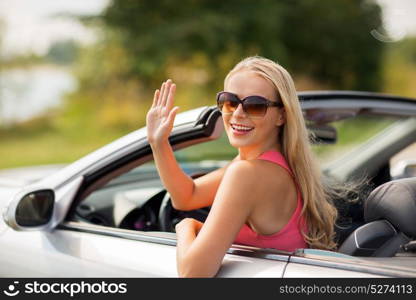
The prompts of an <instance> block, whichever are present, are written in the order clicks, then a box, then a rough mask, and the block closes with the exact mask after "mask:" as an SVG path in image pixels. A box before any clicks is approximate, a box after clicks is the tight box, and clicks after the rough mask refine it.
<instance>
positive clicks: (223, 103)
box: [217, 93, 239, 113]
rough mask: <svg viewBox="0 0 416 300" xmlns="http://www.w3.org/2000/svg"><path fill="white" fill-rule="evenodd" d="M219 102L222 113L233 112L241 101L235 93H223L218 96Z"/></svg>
mask: <svg viewBox="0 0 416 300" xmlns="http://www.w3.org/2000/svg"><path fill="white" fill-rule="evenodd" d="M217 104H218V108H219V109H220V111H221V112H222V113H232V112H234V111H235V110H236V109H237V107H238V104H239V103H238V100H237V99H235V96H234V95H232V94H228V93H221V94H220V95H219V97H218V100H217Z"/></svg>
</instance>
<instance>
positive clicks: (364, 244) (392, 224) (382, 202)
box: [339, 178, 416, 257]
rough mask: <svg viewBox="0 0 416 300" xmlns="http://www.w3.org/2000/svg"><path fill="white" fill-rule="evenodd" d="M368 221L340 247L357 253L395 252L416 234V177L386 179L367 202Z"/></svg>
mask: <svg viewBox="0 0 416 300" xmlns="http://www.w3.org/2000/svg"><path fill="white" fill-rule="evenodd" d="M364 219H365V221H366V222H367V223H366V224H365V225H363V226H360V227H359V228H357V229H356V230H355V231H354V232H353V233H351V235H350V236H349V237H348V238H347V239H346V240H345V242H344V243H343V244H342V245H341V247H340V248H339V252H341V253H344V254H348V255H355V256H377V257H388V256H393V255H395V254H396V253H397V251H398V250H399V249H400V246H401V245H403V244H405V243H407V242H409V241H410V240H412V239H414V238H415V237H416V178H406V179H400V180H395V181H390V182H387V183H385V184H383V185H381V186H379V187H378V188H376V189H375V190H374V191H372V192H371V194H370V196H369V197H368V198H367V200H366V201H365V203H364Z"/></svg>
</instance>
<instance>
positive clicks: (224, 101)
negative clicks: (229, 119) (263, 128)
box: [217, 92, 283, 117]
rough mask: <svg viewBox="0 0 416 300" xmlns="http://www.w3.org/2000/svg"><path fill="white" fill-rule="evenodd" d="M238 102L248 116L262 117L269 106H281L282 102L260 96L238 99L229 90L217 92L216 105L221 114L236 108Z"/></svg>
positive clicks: (231, 111) (228, 112)
mask: <svg viewBox="0 0 416 300" xmlns="http://www.w3.org/2000/svg"><path fill="white" fill-rule="evenodd" d="M239 104H241V105H242V107H243V111H244V112H245V113H246V114H247V115H248V116H250V117H264V115H265V114H266V111H267V108H268V107H269V106H277V107H283V103H281V102H274V101H270V100H267V99H266V98H264V97H261V96H248V97H246V98H244V99H240V98H238V96H237V95H236V94H233V93H229V92H219V93H218V94H217V106H218V109H219V110H220V112H221V113H223V114H232V113H233V112H235V111H236V110H237V107H238V105H239Z"/></svg>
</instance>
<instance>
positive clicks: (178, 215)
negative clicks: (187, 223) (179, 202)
mask: <svg viewBox="0 0 416 300" xmlns="http://www.w3.org/2000/svg"><path fill="white" fill-rule="evenodd" d="M208 213H209V207H204V208H199V209H195V210H190V211H181V210H176V209H175V208H173V206H172V200H171V199H170V194H169V193H168V192H167V191H166V194H165V196H164V197H163V199H162V203H161V204H160V210H159V227H160V230H161V231H167V232H175V226H176V224H178V223H179V222H180V221H181V220H182V219H185V218H194V219H197V220H198V221H200V222H204V221H205V219H206V218H207V216H208Z"/></svg>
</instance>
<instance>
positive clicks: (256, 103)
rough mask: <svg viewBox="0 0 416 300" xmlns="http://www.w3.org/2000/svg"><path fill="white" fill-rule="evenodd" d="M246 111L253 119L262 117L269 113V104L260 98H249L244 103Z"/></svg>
mask: <svg viewBox="0 0 416 300" xmlns="http://www.w3.org/2000/svg"><path fill="white" fill-rule="evenodd" d="M243 108H244V111H245V112H246V113H247V114H248V115H249V116H253V117H262V116H264V115H265V114H266V111H267V102H266V101H265V100H264V99H262V98H260V97H256V96H253V97H249V98H247V99H246V100H245V101H244V104H243Z"/></svg>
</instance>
